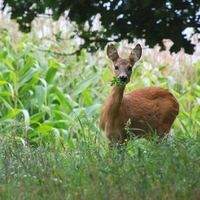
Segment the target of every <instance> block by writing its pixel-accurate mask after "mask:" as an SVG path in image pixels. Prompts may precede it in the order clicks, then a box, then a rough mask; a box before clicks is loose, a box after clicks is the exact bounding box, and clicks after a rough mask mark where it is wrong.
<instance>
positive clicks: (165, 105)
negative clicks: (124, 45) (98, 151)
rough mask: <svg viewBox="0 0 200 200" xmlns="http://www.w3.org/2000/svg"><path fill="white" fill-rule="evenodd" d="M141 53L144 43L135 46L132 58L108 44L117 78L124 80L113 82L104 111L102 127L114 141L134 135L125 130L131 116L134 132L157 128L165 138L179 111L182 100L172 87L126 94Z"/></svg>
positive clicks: (119, 141) (151, 130) (142, 89)
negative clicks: (171, 91) (121, 53)
mask: <svg viewBox="0 0 200 200" xmlns="http://www.w3.org/2000/svg"><path fill="white" fill-rule="evenodd" d="M141 54H142V48H141V46H140V44H137V45H136V46H135V48H134V49H132V51H131V54H130V56H129V57H128V58H121V57H120V56H119V55H118V52H117V50H116V48H115V47H114V45H113V44H109V45H108V46H107V56H108V58H109V59H110V60H111V61H112V62H113V65H114V75H115V77H116V78H117V79H116V80H119V81H120V82H121V83H123V84H121V85H120V84H117V83H116V84H115V85H114V86H113V88H112V91H111V93H110V95H109V96H108V97H107V99H106V101H105V103H104V104H103V107H102V110H101V115H100V127H101V129H102V130H103V131H104V132H105V135H106V137H107V139H108V140H109V141H110V143H111V144H122V143H124V142H125V140H126V139H129V138H130V135H128V134H127V132H126V130H125V124H126V123H127V121H128V120H130V122H131V123H130V126H129V127H130V128H131V132H133V134H134V135H136V136H138V137H145V136H146V135H147V134H148V133H152V132H155V133H156V134H157V135H158V136H159V137H161V138H164V137H166V134H167V133H169V131H170V129H171V126H172V124H173V122H174V120H175V118H176V116H177V115H178V113H179V103H178V102H177V100H176V99H175V97H174V96H173V95H172V94H171V93H170V92H169V90H168V89H164V88H161V87H145V88H141V89H136V90H133V91H131V92H128V93H125V94H124V89H125V85H126V84H127V83H128V82H129V81H130V76H131V73H132V67H133V65H134V63H135V62H136V61H138V60H139V59H140V57H141ZM132 130H133V131H132Z"/></svg>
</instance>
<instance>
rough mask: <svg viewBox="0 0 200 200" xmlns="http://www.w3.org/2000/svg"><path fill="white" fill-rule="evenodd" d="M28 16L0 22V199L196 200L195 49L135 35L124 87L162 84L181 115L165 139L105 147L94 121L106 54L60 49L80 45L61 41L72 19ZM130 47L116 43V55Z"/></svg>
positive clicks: (199, 70) (105, 81)
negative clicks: (138, 55) (137, 50)
mask: <svg viewBox="0 0 200 200" xmlns="http://www.w3.org/2000/svg"><path fill="white" fill-rule="evenodd" d="M37 20H38V24H37V23H35V24H34V25H33V30H32V32H31V33H30V34H22V33H20V32H18V31H17V26H16V24H15V23H14V22H11V21H10V20H9V18H7V17H6V16H3V18H2V20H1V29H0V37H1V42H0V141H1V145H0V171H1V173H0V199H113V200H114V199H198V198H199V196H200V191H199V188H200V185H199V183H200V181H199V177H200V176H199V175H200V174H199V173H200V168H199V166H200V165H199V164H200V161H199V157H200V155H199V147H200V137H199V133H200V128H199V127H200V106H199V104H200V78H199V77H200V60H199V57H198V55H199V52H198V51H196V52H195V53H194V55H186V54H185V53H184V52H183V51H180V52H179V53H177V54H175V53H173V54H171V53H170V52H169V48H168V47H167V46H166V50H164V51H159V47H158V46H155V48H154V49H149V48H147V47H146V45H145V41H139V42H140V43H141V44H142V46H143V52H144V53H143V57H142V59H141V61H140V62H139V63H138V64H137V66H136V67H135V69H134V72H133V76H132V79H131V82H130V83H129V84H128V86H127V88H126V90H127V91H130V90H133V89H136V88H140V87H144V86H150V85H159V86H162V87H165V88H169V89H170V91H172V93H173V94H174V95H175V96H176V98H177V99H178V101H179V103H180V114H179V116H178V118H177V120H176V121H175V123H174V126H173V128H172V131H171V135H172V137H171V138H170V139H169V140H168V141H162V140H159V142H157V141H158V138H157V137H156V136H155V137H152V139H150V140H149V141H147V140H145V139H137V138H133V140H131V141H130V142H128V145H127V147H122V148H123V150H124V151H121V150H120V149H113V150H109V149H108V145H107V141H106V140H105V138H104V136H103V133H102V132H101V130H100V129H99V125H98V123H99V122H98V121H99V112H100V108H101V105H102V103H103V101H104V100H105V98H106V96H107V95H108V93H109V90H110V89H111V86H110V83H111V80H112V75H111V73H110V70H109V68H108V66H109V65H110V63H109V62H108V60H107V58H106V57H105V53H104V52H103V51H98V52H97V53H95V54H93V55H91V54H89V53H87V52H85V51H81V52H80V55H78V56H76V55H71V56H69V55H68V54H70V53H72V52H74V51H76V50H77V49H78V45H79V44H80V43H81V41H79V40H78V39H77V40H69V35H70V32H71V31H72V28H73V27H71V28H70V29H65V30H64V32H60V31H62V29H61V28H60V25H56V24H55V23H52V22H50V21H46V20H42V21H39V19H37ZM36 22H37V21H36ZM62 23H63V22H62ZM40 26H41V27H47V30H49V31H48V32H45V31H44V30H43V29H39V28H38V27H40ZM10 27H12V29H11V28H10ZM52 27H53V28H52ZM45 30H46V29H45ZM52 33H53V34H52ZM58 36H59V37H58ZM137 42H138V41H135V43H137ZM197 45H199V44H197ZM132 46H133V44H131V45H129V44H127V43H126V41H123V42H121V43H120V44H119V50H120V53H121V54H122V55H127V54H128V53H129V48H130V47H132ZM124 49H125V50H124ZM197 50H198V49H197ZM120 152H122V153H120Z"/></svg>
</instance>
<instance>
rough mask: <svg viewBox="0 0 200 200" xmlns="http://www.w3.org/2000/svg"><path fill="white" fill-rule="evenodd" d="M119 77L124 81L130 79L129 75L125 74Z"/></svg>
mask: <svg viewBox="0 0 200 200" xmlns="http://www.w3.org/2000/svg"><path fill="white" fill-rule="evenodd" d="M119 78H120V80H121V81H123V82H127V80H128V77H127V76H125V75H121V76H120V77H119Z"/></svg>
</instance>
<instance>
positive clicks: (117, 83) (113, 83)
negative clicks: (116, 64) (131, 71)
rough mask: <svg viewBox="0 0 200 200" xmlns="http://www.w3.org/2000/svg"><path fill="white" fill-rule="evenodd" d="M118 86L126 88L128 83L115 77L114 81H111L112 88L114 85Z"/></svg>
mask: <svg viewBox="0 0 200 200" xmlns="http://www.w3.org/2000/svg"><path fill="white" fill-rule="evenodd" d="M115 84H116V85H117V87H125V86H126V82H124V81H122V80H121V79H120V78H116V77H115V76H113V80H112V81H111V86H113V85H115Z"/></svg>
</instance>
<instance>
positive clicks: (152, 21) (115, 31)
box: [4, 0, 200, 53]
mask: <svg viewBox="0 0 200 200" xmlns="http://www.w3.org/2000/svg"><path fill="white" fill-rule="evenodd" d="M5 5H8V6H9V7H10V8H11V17H12V19H16V20H17V22H18V23H19V25H20V29H21V30H22V31H25V32H29V31H30V30H31V22H32V21H33V20H34V18H36V17H37V16H38V15H39V14H44V13H45V12H46V9H47V8H48V9H51V13H52V17H53V19H54V20H58V19H59V17H60V16H62V15H64V13H65V12H66V11H68V12H69V13H68V18H69V19H70V21H73V22H76V26H77V28H76V30H75V31H74V33H72V34H71V38H72V37H77V36H79V37H80V38H82V39H84V41H85V43H84V45H82V47H81V48H86V49H87V50H88V51H90V52H94V51H96V50H97V49H98V48H99V47H101V48H104V46H105V44H106V43H107V42H109V41H115V42H119V41H121V40H122V39H127V40H128V41H129V42H132V40H133V38H145V39H146V41H147V44H148V45H149V46H150V47H153V46H154V45H155V44H157V43H159V44H160V45H162V40H163V38H169V39H171V40H172V41H173V42H175V44H174V46H173V47H172V50H173V51H176V52H177V51H179V50H180V48H181V47H184V48H185V50H186V52H188V53H192V52H193V51H194V48H193V45H192V44H191V43H190V41H188V40H187V39H186V38H185V37H184V36H183V35H182V32H183V31H184V29H186V28H188V27H193V28H194V30H195V33H199V32H200V29H199V25H200V23H199V15H200V14H199V11H200V10H199V8H200V3H199V1H198V0H190V1H184V0H168V1H166V0H160V1H159V2H157V3H155V1H153V0H146V1H134V0H127V1H99V0H90V1H74V0H68V1H66V0H57V1H50V0H44V1H42V2H41V1H34V0H28V1H25V0H18V1H15V0H4V6H5ZM98 13H99V14H100V15H101V24H102V26H103V27H102V28H99V29H94V28H93V20H94V18H95V16H96V15H97V14H98ZM86 23H87V27H86V26H85V24H86ZM112 36H113V37H112Z"/></svg>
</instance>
